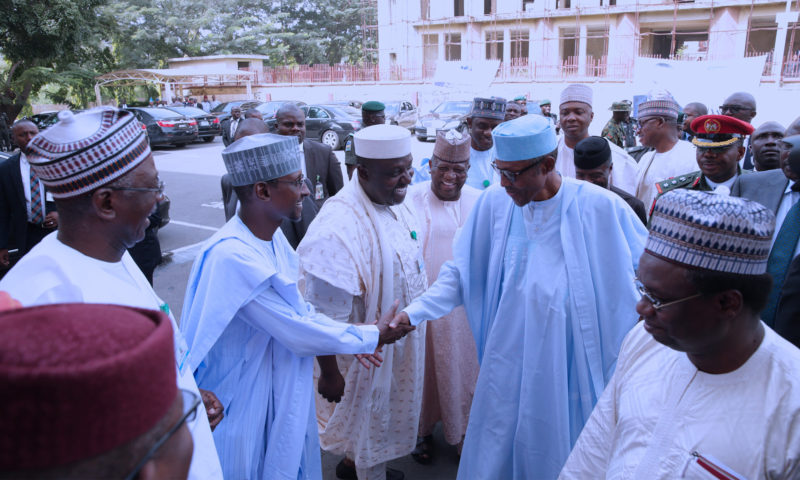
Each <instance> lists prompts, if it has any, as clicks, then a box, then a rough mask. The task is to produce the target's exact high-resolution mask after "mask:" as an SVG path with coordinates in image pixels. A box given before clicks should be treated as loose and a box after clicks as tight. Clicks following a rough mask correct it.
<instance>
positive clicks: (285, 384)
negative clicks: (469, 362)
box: [181, 215, 378, 480]
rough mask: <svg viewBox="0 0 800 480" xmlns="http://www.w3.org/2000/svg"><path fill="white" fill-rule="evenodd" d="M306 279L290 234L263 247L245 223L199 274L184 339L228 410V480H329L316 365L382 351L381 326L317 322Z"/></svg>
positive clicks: (223, 438)
mask: <svg viewBox="0 0 800 480" xmlns="http://www.w3.org/2000/svg"><path fill="white" fill-rule="evenodd" d="M297 276H298V261H297V254H296V253H295V252H294V250H292V248H291V246H290V245H289V244H288V242H287V241H286V238H285V237H284V236H283V233H281V231H280V230H278V231H276V232H275V234H274V236H273V240H272V241H271V242H267V241H263V240H260V239H258V238H257V237H255V236H254V235H253V234H252V233H251V232H250V230H249V229H248V228H247V226H245V225H244V223H242V221H241V220H240V219H239V216H238V215H237V216H234V217H233V218H232V219H231V220H230V221H229V222H228V223H227V224H226V225H225V226H224V227H222V229H221V230H220V231H219V232H217V233H216V234H215V235H214V236H212V237H211V239H209V240H208V241H207V242H206V244H205V245H204V247H203V249H202V251H201V252H200V255H199V256H198V258H197V260H196V261H195V264H194V266H193V268H192V273H191V275H190V277H189V284H188V287H187V291H186V298H185V300H184V311H183V315H182V319H181V331H182V332H183V334H184V335H185V336H186V340H187V342H188V343H189V345H190V353H189V359H188V361H189V364H190V366H191V367H192V368H193V369H194V370H195V377H196V379H197V383H198V385H199V386H200V387H201V388H204V389H207V390H211V391H213V392H214V393H215V394H216V395H217V397H218V398H219V399H220V401H221V402H222V405H223V406H224V408H225V418H223V420H222V422H220V424H219V425H218V426H217V428H216V430H215V431H214V441H215V443H216V446H217V451H218V452H219V456H220V461H221V463H222V470H223V473H224V475H225V478H230V479H248V480H257V479H282V480H295V479H321V478H322V469H321V464H320V453H319V452H320V450H319V438H318V435H317V424H316V418H315V410H314V395H313V393H314V392H313V388H314V386H313V381H312V375H313V362H314V356H315V355H331V354H336V353H367V352H372V351H374V349H375V347H376V346H377V342H378V330H377V327H375V326H374V325H369V326H366V325H362V326H357V325H349V324H346V323H340V322H336V321H334V320H331V319H329V318H328V317H325V316H324V315H321V314H318V313H316V312H315V311H314V309H313V307H312V306H311V305H310V304H308V303H306V302H305V300H303V298H302V296H301V295H300V292H299V291H298V290H297V283H296V282H297Z"/></svg>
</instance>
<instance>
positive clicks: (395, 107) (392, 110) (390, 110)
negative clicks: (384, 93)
mask: <svg viewBox="0 0 800 480" xmlns="http://www.w3.org/2000/svg"><path fill="white" fill-rule="evenodd" d="M384 105H385V106H386V110H385V112H386V114H387V115H394V114H396V113H397V112H399V111H400V102H388V103H384Z"/></svg>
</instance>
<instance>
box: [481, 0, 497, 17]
mask: <svg viewBox="0 0 800 480" xmlns="http://www.w3.org/2000/svg"><path fill="white" fill-rule="evenodd" d="M496 11H497V0H483V14H484V15H491V14H493V13H495V12H496Z"/></svg>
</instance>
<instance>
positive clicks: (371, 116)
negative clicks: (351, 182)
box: [344, 100, 386, 178]
mask: <svg viewBox="0 0 800 480" xmlns="http://www.w3.org/2000/svg"><path fill="white" fill-rule="evenodd" d="M384 110H386V105H384V104H383V103H381V102H376V101H374V100H371V101H369V102H365V103H364V104H363V105H361V128H367V127H371V126H373V125H383V124H384V123H386V113H385V112H384ZM344 164H345V166H346V167H347V178H350V177H352V176H353V171H354V170H355V169H356V152H355V149H354V148H353V134H352V133H351V134H350V135H348V136H347V140H346V141H345V144H344Z"/></svg>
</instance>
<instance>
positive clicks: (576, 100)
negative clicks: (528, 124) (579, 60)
mask: <svg viewBox="0 0 800 480" xmlns="http://www.w3.org/2000/svg"><path fill="white" fill-rule="evenodd" d="M592 95H593V94H592V88H591V87H589V86H588V85H582V84H573V85H568V86H567V88H565V89H564V90H563V91H562V92H561V104H560V106H559V109H560V111H559V115H560V117H561V122H560V125H561V130H562V131H563V132H564V135H563V137H560V138H559V140H558V159H557V160H556V171H557V172H559V173H560V174H561V175H563V176H565V177H570V178H575V162H574V150H573V149H574V148H575V145H577V144H578V142H580V141H581V140H583V139H584V138H586V137H588V136H589V125H590V124H591V123H592V119H593V118H594V112H593V111H592ZM609 145H610V147H611V162H612V163H613V165H614V169H613V171H612V173H611V185H614V186H615V187H617V188H619V189H622V190H624V191H626V192H628V193H631V194H633V192H635V191H636V174H637V171H638V167H637V165H636V160H634V159H633V158H632V157H631V156H630V155H628V154H627V153H626V152H625V150H623V149H622V148H620V147H618V146H617V145H616V144H613V143H611V142H609Z"/></svg>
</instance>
